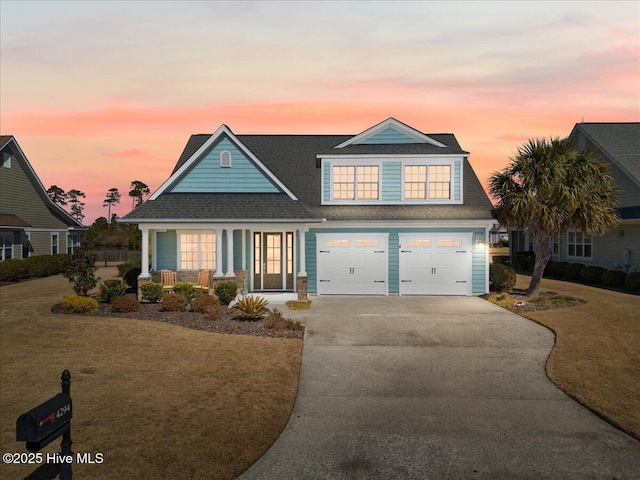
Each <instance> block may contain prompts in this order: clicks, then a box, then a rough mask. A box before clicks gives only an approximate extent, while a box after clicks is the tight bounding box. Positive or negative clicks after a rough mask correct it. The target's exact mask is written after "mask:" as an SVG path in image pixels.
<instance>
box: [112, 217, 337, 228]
mask: <svg viewBox="0 0 640 480" xmlns="http://www.w3.org/2000/svg"><path fill="white" fill-rule="evenodd" d="M324 221H325V219H324V218H296V219H289V218H273V219H255V218H203V219H197V220H194V219H193V218H162V219H159V218H136V219H129V220H127V221H126V222H123V223H133V224H152V225H164V226H163V227H161V228H167V226H170V225H176V224H178V225H200V226H202V225H205V224H215V225H223V224H224V225H229V224H237V223H242V224H257V223H259V224H272V223H287V224H297V223H322V222H324ZM154 228H155V227H154ZM159 228H160V227H159Z"/></svg>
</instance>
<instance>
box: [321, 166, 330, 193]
mask: <svg viewBox="0 0 640 480" xmlns="http://www.w3.org/2000/svg"><path fill="white" fill-rule="evenodd" d="M322 168H324V192H323V195H324V201H325V202H328V201H330V200H331V162H322Z"/></svg>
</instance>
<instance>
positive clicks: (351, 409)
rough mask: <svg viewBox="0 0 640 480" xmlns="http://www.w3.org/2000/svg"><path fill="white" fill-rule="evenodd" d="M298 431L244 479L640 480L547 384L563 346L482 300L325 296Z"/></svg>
mask: <svg viewBox="0 0 640 480" xmlns="http://www.w3.org/2000/svg"><path fill="white" fill-rule="evenodd" d="M288 316H290V317H292V318H296V319H300V320H302V321H303V322H305V323H306V326H307V332H306V338H305V344H304V352H303V359H302V371H301V377H300V387H299V391H298V397H297V400H296V404H295V407H294V411H293V414H292V416H291V419H290V420H289V423H288V425H287V427H286V429H285V430H284V432H283V434H282V435H281V436H280V438H279V439H278V441H277V442H276V443H275V444H274V445H273V447H272V448H271V449H270V450H269V451H268V452H267V453H266V454H265V455H264V456H263V457H262V458H261V459H260V460H259V461H258V462H257V463H256V464H255V465H254V466H252V467H251V468H250V469H249V470H248V471H247V472H245V474H244V475H243V476H241V478H242V479H245V480H249V479H372V478H381V479H387V478H394V479H430V478H434V479H445V478H472V479H477V478H482V479H485V478H492V479H493V478H505V479H507V478H508V479H513V478H531V479H541V478H553V479H556V478H558V479H560V478H562V479H566V478H580V479H582V478H599V479H600V478H610V479H611V478H616V479H624V478H636V479H637V478H640V442H638V441H637V440H635V439H633V438H631V437H629V436H628V435H626V434H624V433H622V432H621V431H619V430H617V429H616V428H614V427H612V426H611V425H609V424H608V423H606V422H604V421H603V420H601V419H600V418H598V417H597V416H595V415H594V414H592V413H591V412H589V411H588V410H587V409H585V408H584V407H582V406H581V405H579V404H578V403H576V402H575V401H573V400H572V399H570V398H569V397H568V396H567V395H565V394H564V393H563V392H562V391H560V390H559V389H558V388H556V387H555V385H553V383H551V381H549V380H548V379H547V377H546V375H545V373H544V365H545V361H546V359H547V356H548V355H549V352H550V351H551V349H552V347H553V342H554V337H553V334H552V333H551V332H549V331H548V330H547V329H545V328H544V327H541V326H540V325H537V324H535V323H533V322H530V321H528V320H525V319H522V318H520V317H518V316H517V315H514V314H512V313H510V312H508V311H506V310H503V309H501V308H499V307H496V306H495V305H492V304H490V303H488V302H486V301H484V300H482V299H479V298H473V297H471V298H469V297H316V298H313V305H312V307H311V309H310V310H308V311H305V312H294V313H292V314H290V315H289V314H288Z"/></svg>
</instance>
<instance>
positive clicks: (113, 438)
mask: <svg viewBox="0 0 640 480" xmlns="http://www.w3.org/2000/svg"><path fill="white" fill-rule="evenodd" d="M111 270H113V272H111V271H110V270H109V271H108V272H105V271H104V270H103V271H101V272H99V275H101V276H102V277H103V278H109V276H111V275H112V274H113V273H114V272H115V269H111ZM70 293H72V290H71V285H70V284H69V283H68V282H67V281H66V279H64V278H62V277H61V276H55V277H49V278H44V279H39V280H33V281H30V282H24V283H20V284H15V285H8V286H3V287H1V288H0V387H1V388H0V411H1V412H2V417H1V419H0V449H1V450H2V452H3V453H4V452H25V451H26V450H25V447H24V444H23V443H22V444H21V443H18V442H16V441H15V421H16V418H17V417H18V416H19V415H20V414H21V413H23V412H25V411H26V410H28V409H30V408H32V407H35V406H36V405H37V404H39V403H41V402H43V401H44V400H46V399H48V398H49V397H51V396H53V395H54V394H56V393H58V392H59V390H60V374H61V372H62V370H64V369H65V368H67V369H69V370H70V371H71V376H72V378H71V395H72V398H73V402H74V403H73V421H72V438H73V451H74V452H78V453H92V454H96V453H102V454H103V456H104V462H103V463H102V464H96V465H74V467H73V468H74V478H75V477H77V478H86V479H129V478H136V479H163V478H167V479H169V478H170V479H175V478H181V479H182V478H235V477H237V476H238V475H239V474H240V473H242V472H243V471H244V470H245V469H246V468H248V467H249V466H250V465H252V464H253V463H254V462H255V461H256V460H257V459H258V458H260V456H261V455H262V454H263V453H264V452H265V451H266V450H267V449H268V448H269V446H271V444H272V443H273V442H274V441H275V440H276V439H277V437H278V436H279V434H280V432H281V431H282V429H283V428H284V426H285V424H286V422H287V420H288V418H289V415H290V413H291V410H292V408H293V403H294V400H295V396H296V391H297V385H298V375H299V369H300V361H301V354H302V341H301V340H299V339H284V338H265V337H257V336H248V335H224V334H214V333H209V332H203V331H196V330H191V329H186V328H182V327H178V326H175V325H171V324H167V323H158V322H147V321H140V320H129V319H122V318H104V317H86V316H75V315H55V314H52V313H51V312H50V309H51V306H52V305H54V304H56V303H58V302H60V299H61V298H62V297H63V296H64V295H68V294H70ZM59 445H60V442H59V441H57V440H56V441H55V442H54V443H52V444H51V445H49V446H48V447H46V448H45V450H44V451H45V452H55V451H59V448H60V447H59ZM36 467H38V465H6V464H2V465H0V477H2V478H24V477H26V476H28V475H29V474H31V473H32V472H33V471H34V470H35V469H36Z"/></svg>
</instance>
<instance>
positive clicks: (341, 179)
mask: <svg viewBox="0 0 640 480" xmlns="http://www.w3.org/2000/svg"><path fill="white" fill-rule="evenodd" d="M379 178H380V176H379V167H378V166H377V165H361V166H355V165H340V166H334V167H333V189H332V190H333V199H334V200H355V199H357V200H378V198H379V191H380V188H379V187H380V183H379Z"/></svg>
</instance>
